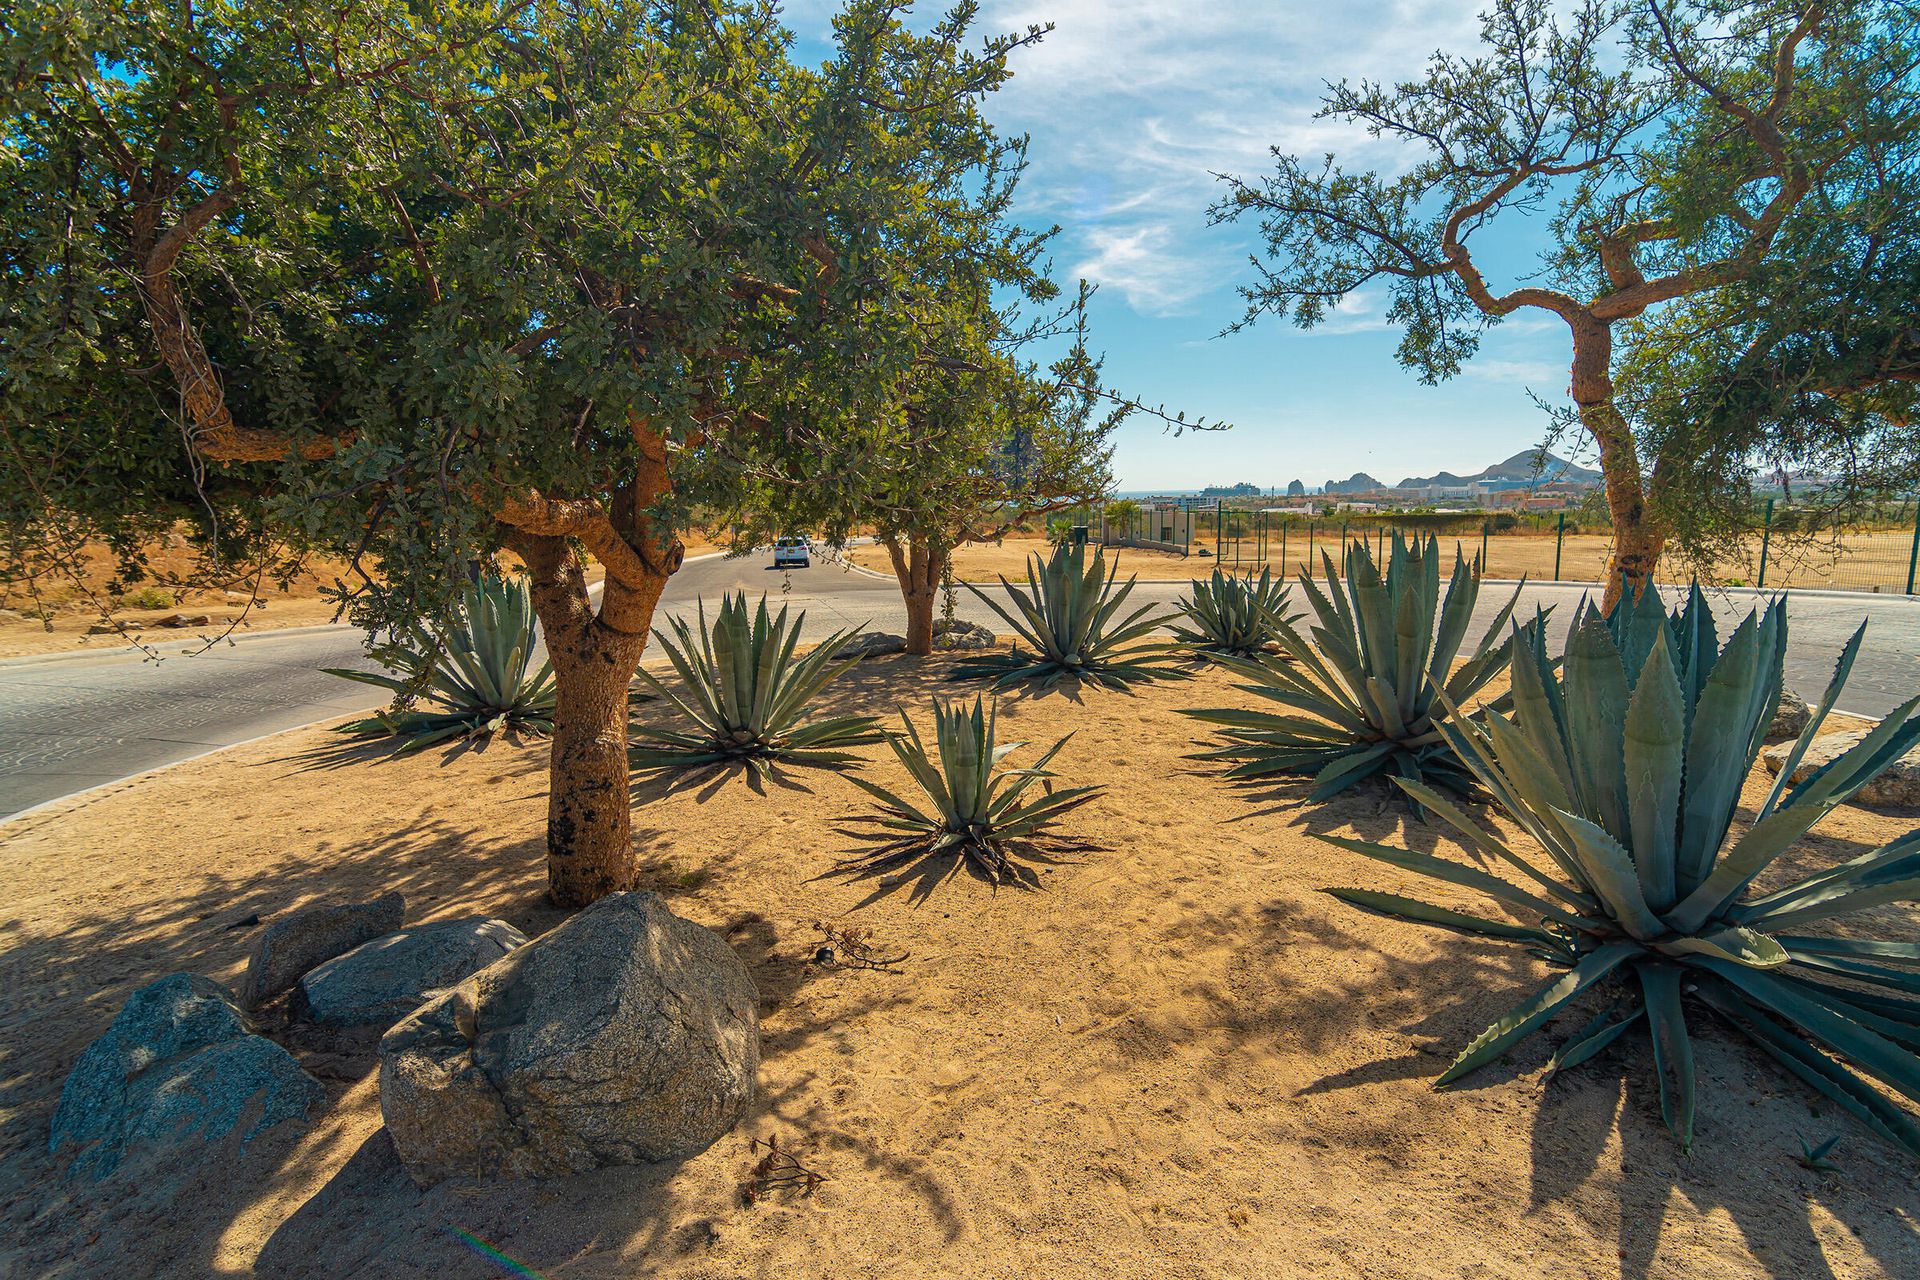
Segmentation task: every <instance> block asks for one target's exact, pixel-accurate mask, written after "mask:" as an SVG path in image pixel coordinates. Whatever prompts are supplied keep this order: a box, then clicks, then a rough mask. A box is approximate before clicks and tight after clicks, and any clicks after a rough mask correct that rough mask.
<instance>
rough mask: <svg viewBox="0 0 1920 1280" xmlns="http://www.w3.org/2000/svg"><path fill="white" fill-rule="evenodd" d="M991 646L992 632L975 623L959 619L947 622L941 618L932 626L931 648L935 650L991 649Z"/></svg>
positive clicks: (992, 642)
mask: <svg viewBox="0 0 1920 1280" xmlns="http://www.w3.org/2000/svg"><path fill="white" fill-rule="evenodd" d="M993 645H994V639H993V630H992V629H991V628H990V627H983V626H981V625H980V624H979V623H977V622H967V621H965V620H963V619H960V618H956V619H954V620H953V621H952V622H949V621H947V620H946V619H945V618H942V619H941V620H940V621H938V622H936V623H934V624H933V647H934V648H936V649H991V648H993Z"/></svg>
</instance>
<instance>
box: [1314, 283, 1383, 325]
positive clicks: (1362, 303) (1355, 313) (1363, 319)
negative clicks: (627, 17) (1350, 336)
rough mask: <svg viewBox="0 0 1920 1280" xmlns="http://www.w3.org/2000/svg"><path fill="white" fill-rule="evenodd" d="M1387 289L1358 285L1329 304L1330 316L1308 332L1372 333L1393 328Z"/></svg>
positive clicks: (1328, 312) (1328, 313)
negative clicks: (1358, 287)
mask: <svg viewBox="0 0 1920 1280" xmlns="http://www.w3.org/2000/svg"><path fill="white" fill-rule="evenodd" d="M1386 303H1387V291H1386V290H1385V289H1381V288H1362V289H1355V290H1354V291H1353V292H1352V293H1349V294H1348V295H1346V296H1345V297H1344V298H1342V299H1340V301H1338V302H1336V303H1334V304H1333V305H1332V306H1331V307H1329V308H1327V317H1326V319H1325V320H1323V321H1321V322H1320V323H1319V324H1317V325H1315V326H1314V327H1313V328H1311V329H1309V330H1307V332H1308V333H1331V334H1342V333H1373V332H1376V331H1378V330H1381V329H1390V328H1392V327H1393V325H1392V323H1391V322H1390V321H1388V319H1387V306H1386Z"/></svg>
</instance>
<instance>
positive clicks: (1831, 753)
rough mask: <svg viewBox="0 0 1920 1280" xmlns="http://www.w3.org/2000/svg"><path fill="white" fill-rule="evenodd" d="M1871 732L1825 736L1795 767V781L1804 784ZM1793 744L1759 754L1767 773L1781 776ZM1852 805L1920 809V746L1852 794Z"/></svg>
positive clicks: (1811, 746)
mask: <svg viewBox="0 0 1920 1280" xmlns="http://www.w3.org/2000/svg"><path fill="white" fill-rule="evenodd" d="M1869 732H1870V730H1867V729H1855V730H1851V731H1848V732H1845V733H1823V734H1821V735H1820V736H1819V737H1817V738H1815V739H1814V740H1813V741H1812V742H1810V743H1808V744H1807V754H1806V755H1804V756H1802V757H1801V758H1800V763H1799V764H1798V765H1797V766H1795V767H1794V770H1793V778H1792V781H1794V782H1804V781H1805V780H1806V779H1807V778H1808V777H1810V776H1812V774H1813V773H1814V771H1815V770H1817V769H1819V768H1820V767H1821V766H1822V765H1825V764H1828V763H1829V762H1831V761H1834V760H1837V759H1839V758H1840V756H1841V755H1843V754H1844V753H1846V752H1847V751H1850V750H1852V749H1853V747H1855V746H1856V745H1858V744H1859V743H1860V741H1861V740H1862V739H1864V738H1865V737H1866V736H1867V734H1868V733H1869ZM1792 751H1793V744H1792V743H1791V742H1782V743H1779V744H1778V745H1776V746H1771V747H1768V748H1767V749H1766V750H1765V751H1763V752H1762V753H1761V755H1760V758H1761V760H1763V761H1764V762H1765V763H1766V766H1767V772H1768V773H1779V772H1780V770H1782V769H1784V768H1785V767H1786V764H1787V756H1788V755H1790V754H1792ZM1852 803H1854V804H1864V805H1875V806H1890V807H1894V808H1911V807H1920V747H1915V748H1913V750H1911V751H1909V752H1907V753H1906V754H1905V755H1903V756H1901V757H1900V758H1899V759H1897V760H1895V761H1894V762H1893V763H1891V764H1889V765H1888V766H1887V767H1886V768H1885V769H1883V770H1881V771H1880V774H1879V776H1878V777H1876V778H1874V779H1873V781H1871V782H1869V783H1867V785H1865V786H1864V787H1861V788H1860V789H1859V790H1858V791H1856V792H1854V793H1853V799H1852Z"/></svg>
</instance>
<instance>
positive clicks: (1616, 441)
mask: <svg viewBox="0 0 1920 1280" xmlns="http://www.w3.org/2000/svg"><path fill="white" fill-rule="evenodd" d="M1612 364H1613V329H1612V326H1611V325H1610V324H1608V323H1607V322H1605V321H1601V320H1592V321H1588V322H1587V323H1584V324H1581V325H1576V326H1575V328H1574V331H1573V387H1572V391H1573V402H1574V404H1575V405H1576V406H1577V407H1578V409H1579V411H1580V423H1581V425H1582V426H1584V427H1585V428H1586V429H1587V433H1588V434H1589V435H1591V436H1592V437H1593V441H1594V444H1596V445H1597V446H1598V447H1599V450H1600V473H1601V475H1602V477H1603V478H1604V481H1605V484H1606V493H1607V513H1608V515H1609V516H1610V517H1611V518H1612V520H1613V559H1612V561H1611V562H1610V563H1609V564H1608V566H1607V582H1606V594H1605V597H1604V607H1605V608H1608V609H1611V608H1613V606H1614V605H1615V604H1616V603H1618V601H1619V600H1620V597H1621V595H1622V594H1624V592H1625V590H1626V589H1628V588H1631V590H1632V591H1633V593H1634V595H1636V596H1637V595H1639V593H1640V590H1641V588H1643V587H1644V586H1646V584H1647V583H1649V582H1651V581H1652V580H1653V571H1654V568H1655V567H1656V566H1657V565H1658V564H1659V562H1660V553H1661V552H1662V551H1664V550H1665V549H1666V535H1665V533H1663V532H1662V531H1661V529H1660V528H1659V526H1658V525H1657V524H1656V523H1655V522H1654V521H1653V520H1652V519H1650V518H1649V517H1648V514H1647V493H1646V484H1645V478H1644V477H1643V476H1642V475H1641V472H1640V452H1639V449H1638V448H1637V447H1636V446H1635V443H1634V439H1633V428H1632V427H1631V426H1629V425H1628V423H1627V419H1626V415H1625V414H1623V413H1621V412H1620V408H1619V406H1618V405H1616V404H1615V403H1614V398H1613V371H1612Z"/></svg>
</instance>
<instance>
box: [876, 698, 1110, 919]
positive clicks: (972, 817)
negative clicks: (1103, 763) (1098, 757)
mask: <svg viewBox="0 0 1920 1280" xmlns="http://www.w3.org/2000/svg"><path fill="white" fill-rule="evenodd" d="M900 719H901V722H902V724H903V725H904V726H905V732H904V733H895V734H890V735H888V738H887V743H888V745H889V746H891V747H892V748H893V753H894V755H895V756H897V757H898V758H899V760H900V763H901V764H903V765H905V766H906V769H907V772H908V773H909V774H911V775H912V776H913V780H914V781H915V782H916V783H918V784H919V787H920V791H921V793H922V794H923V795H924V797H925V798H924V800H921V801H919V802H917V803H916V802H913V801H909V800H906V799H904V798H902V797H901V796H900V795H898V794H896V793H895V792H892V791H889V790H887V789H886V788H885V787H881V786H878V785H876V784H874V783H871V782H868V781H866V780H865V779H864V778H850V779H848V781H850V782H852V783H853V784H854V785H855V786H858V787H860V788H861V789H862V790H864V791H866V792H867V793H868V794H870V795H872V796H873V797H874V798H875V799H877V800H878V801H879V802H880V811H879V812H878V813H876V814H869V815H861V816H859V817H856V818H853V819H850V821H852V822H855V823H861V824H865V826H866V827H868V828H871V829H869V830H849V834H855V835H858V836H860V837H861V838H862V839H865V840H867V841H868V842H870V847H869V848H867V849H865V850H863V851H861V852H860V853H859V854H858V855H856V856H854V857H852V858H848V859H846V860H845V861H843V862H842V863H841V864H840V865H841V869H842V870H843V871H846V872H849V873H851V874H855V875H871V874H877V873H879V872H882V871H885V870H887V869H889V868H893V867H898V866H900V865H902V864H920V863H925V862H928V861H930V860H931V861H935V862H937V863H944V865H936V866H934V867H933V868H931V874H929V875H928V876H926V877H923V879H922V880H921V887H920V889H919V890H918V892H916V894H915V895H914V896H915V898H916V899H919V898H923V897H925V896H926V895H927V894H928V893H931V892H932V891H933V889H934V888H935V887H937V885H938V884H939V883H940V882H941V881H943V880H944V879H945V878H946V876H947V875H950V874H952V873H953V872H954V871H957V870H958V869H959V868H960V867H962V866H969V865H970V866H972V867H973V868H974V869H975V870H977V871H978V872H979V873H980V874H982V875H984V876H985V877H986V878H987V879H988V880H990V881H992V882H993V883H994V884H996V885H998V884H1005V883H1012V884H1018V885H1022V886H1024V887H1027V888H1033V887H1037V885H1038V884H1039V879H1038V877H1037V876H1036V875H1035V874H1034V872H1033V870H1032V868H1031V867H1029V866H1027V865H1025V862H1024V861H1023V860H1026V859H1035V858H1039V859H1042V860H1044V859H1047V858H1050V857H1051V856H1052V855H1054V854H1059V853H1071V852H1080V851H1085V850H1091V849H1095V848H1098V846H1097V845H1093V844H1088V843H1086V842H1083V841H1073V840H1068V839H1065V838H1063V837H1061V836H1059V835H1057V834H1056V833H1055V832H1054V831H1053V830H1052V827H1053V824H1054V823H1055V822H1056V821H1058V820H1059V818H1060V816H1061V815H1062V814H1065V813H1067V812H1068V811H1069V810H1072V809H1077V808H1079V807H1080V806H1081V805H1083V804H1086V803H1087V802H1088V801H1090V800H1092V799H1093V798H1094V797H1095V796H1097V795H1098V794H1099V793H1100V791H1101V788H1100V787H1085V786H1083V787H1062V788H1059V789H1056V788H1055V787H1054V786H1053V781H1052V780H1053V777H1054V775H1053V774H1052V773H1050V772H1049V771H1048V770H1047V765H1048V764H1049V763H1051V762H1052V760H1053V757H1054V756H1055V755H1056V754H1058V753H1059V751H1060V748H1062V747H1064V746H1065V745H1066V744H1067V740H1068V739H1069V738H1071V737H1072V736H1073V735H1072V734H1068V735H1067V736H1066V737H1065V738H1062V739H1060V741H1058V742H1056V743H1054V744H1053V745H1052V746H1051V747H1049V748H1047V750H1046V751H1045V752H1043V753H1041V756H1040V758H1039V759H1038V760H1036V761H1034V763H1033V764H1032V765H1030V766H1028V767H1027V768H1024V769H1002V768H1000V767H999V765H1000V762H1001V761H1002V760H1004V759H1006V758H1007V757H1008V756H1009V755H1011V754H1012V753H1013V752H1015V751H1017V750H1019V749H1020V748H1021V747H1024V746H1026V745H1027V744H1026V743H1024V742H1007V743H1002V742H1000V741H999V740H998V732H997V726H998V721H999V709H998V708H997V707H996V708H994V709H993V710H992V711H991V712H989V711H987V710H986V709H985V708H984V706H983V705H982V700H981V699H980V698H978V697H976V698H975V699H974V700H973V706H972V707H971V708H967V707H961V706H955V705H950V704H947V703H942V702H940V701H939V700H937V699H936V700H935V701H934V704H933V740H934V751H933V752H932V753H929V752H928V750H927V746H926V743H925V742H924V741H922V739H921V737H920V731H919V730H918V729H916V728H914V726H913V721H911V720H909V719H908V718H907V715H906V712H904V711H903V712H901V713H900ZM1036 782H1038V783H1040V786H1041V794H1040V795H1038V796H1033V795H1031V794H1030V793H1031V790H1032V788H1033V784H1034V783H1036Z"/></svg>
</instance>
